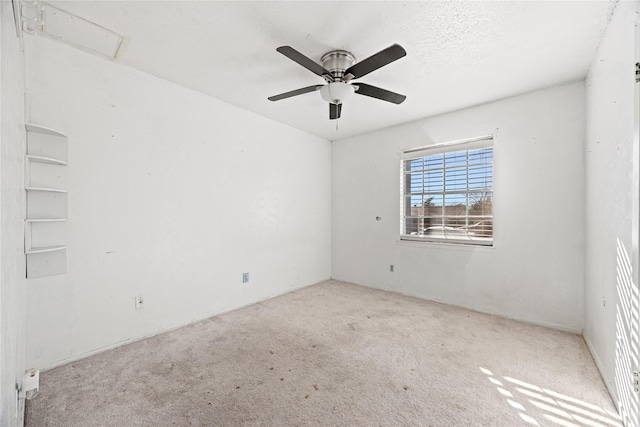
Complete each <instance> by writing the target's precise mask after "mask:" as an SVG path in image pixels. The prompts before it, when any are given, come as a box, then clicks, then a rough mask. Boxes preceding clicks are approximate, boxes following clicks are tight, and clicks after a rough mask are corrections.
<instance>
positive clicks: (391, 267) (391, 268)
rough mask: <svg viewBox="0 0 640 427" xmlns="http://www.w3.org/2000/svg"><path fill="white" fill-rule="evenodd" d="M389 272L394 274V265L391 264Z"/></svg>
mask: <svg viewBox="0 0 640 427" xmlns="http://www.w3.org/2000/svg"><path fill="white" fill-rule="evenodd" d="M389 271H390V272H392V273H393V272H394V271H395V270H394V269H393V264H391V266H390V267H389Z"/></svg>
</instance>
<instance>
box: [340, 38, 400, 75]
mask: <svg viewBox="0 0 640 427" xmlns="http://www.w3.org/2000/svg"><path fill="white" fill-rule="evenodd" d="M406 54H407V52H406V51H405V50H404V48H403V47H402V46H400V45H399V44H394V45H391V46H389V47H388V48H386V49H383V50H381V51H380V52H378V53H376V54H374V55H371V56H370V57H368V58H367V59H364V60H362V61H360V62H358V63H356V64H354V65H352V66H351V67H349V68H347V69H346V70H345V71H344V75H345V76H346V75H348V74H351V75H352V76H353V77H352V78H353V79H359V78H360V77H362V76H366V75H367V74H369V73H370V72H372V71H375V70H377V69H378V68H380V67H384V66H385V65H387V64H390V63H392V62H393V61H395V60H398V59H400V58H402V57H403V56H405V55H406Z"/></svg>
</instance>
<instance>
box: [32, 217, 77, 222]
mask: <svg viewBox="0 0 640 427" xmlns="http://www.w3.org/2000/svg"><path fill="white" fill-rule="evenodd" d="M66 220H67V218H27V219H25V222H64V221H66Z"/></svg>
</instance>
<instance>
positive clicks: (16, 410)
mask: <svg viewBox="0 0 640 427" xmlns="http://www.w3.org/2000/svg"><path fill="white" fill-rule="evenodd" d="M0 52H1V54H0V94H1V96H0V159H1V160H0V190H1V191H0V203H1V208H0V224H1V227H0V426H14V425H16V426H17V425H22V413H23V412H22V411H23V409H24V408H23V407H22V403H21V405H20V407H16V384H17V383H19V382H20V381H21V379H22V374H23V373H24V371H25V329H26V304H27V300H26V287H25V281H26V280H25V279H24V274H25V255H24V235H23V231H24V225H23V224H24V222H23V221H24V211H25V202H24V198H25V194H24V155H25V130H24V63H23V57H22V47H21V43H20V40H19V39H18V37H17V35H16V29H15V25H14V21H13V10H12V6H11V2H10V1H0Z"/></svg>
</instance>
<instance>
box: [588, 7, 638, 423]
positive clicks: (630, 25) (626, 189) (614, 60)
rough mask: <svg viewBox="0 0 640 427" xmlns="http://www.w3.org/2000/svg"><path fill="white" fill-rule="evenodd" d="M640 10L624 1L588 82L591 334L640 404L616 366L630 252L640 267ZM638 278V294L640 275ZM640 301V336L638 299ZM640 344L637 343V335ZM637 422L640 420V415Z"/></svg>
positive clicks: (613, 384)
mask: <svg viewBox="0 0 640 427" xmlns="http://www.w3.org/2000/svg"><path fill="white" fill-rule="evenodd" d="M638 11H639V7H638V2H635V1H634V2H620V3H619V4H618V7H617V10H616V11H615V13H614V15H613V18H612V20H611V22H610V24H609V26H608V28H607V31H606V33H605V36H604V39H603V40H602V42H601V44H600V46H599V48H598V52H597V54H596V56H595V58H594V59H593V62H592V64H591V68H590V70H589V74H588V76H587V79H586V99H587V134H586V145H585V159H586V226H587V239H586V251H585V254H586V255H585V330H584V336H585V339H586V340H587V343H588V344H589V346H590V348H591V351H592V353H593V355H594V358H595V360H596V362H597V363H598V366H599V368H600V370H601V373H602V375H603V377H604V379H605V382H606V383H607V385H608V386H609V389H610V390H611V392H612V394H613V395H614V398H615V400H617V401H620V400H625V396H622V395H619V394H620V391H621V390H620V389H619V387H621V386H622V387H623V389H625V388H626V389H627V392H629V393H630V394H629V395H636V397H635V399H636V401H637V394H635V393H631V392H630V384H631V375H632V373H631V370H632V369H633V368H634V367H633V366H628V368H627V369H626V372H624V373H621V375H622V376H621V377H620V378H619V380H618V381H616V375H615V374H616V363H617V362H619V361H620V359H618V360H616V334H617V333H619V334H620V339H621V341H620V343H619V344H620V348H621V349H623V348H624V347H626V345H625V344H627V342H626V341H627V338H628V336H629V335H630V334H629V332H630V331H629V330H628V327H626V326H625V325H624V324H625V323H626V320H624V318H625V317H626V316H624V315H623V316H622V317H621V320H622V321H621V322H618V321H617V320H616V317H617V313H618V312H619V311H620V309H621V307H622V305H624V304H626V302H625V301H622V300H621V299H620V298H619V293H618V283H621V284H622V287H623V288H626V287H627V286H626V285H625V283H628V280H627V279H628V277H625V276H626V274H625V273H624V271H625V268H624V266H625V265H627V264H628V261H626V260H625V258H626V256H625V253H626V255H627V256H628V257H629V261H633V264H636V265H634V269H635V270H637V239H638V236H637V229H636V230H635V232H634V230H633V228H634V221H635V226H636V227H637V211H636V212H634V209H633V204H634V203H636V204H637V199H638V194H637V193H638V187H637V179H638V176H637V172H638V146H637V140H636V139H635V138H634V84H635V83H634V67H633V65H634V63H635V62H636V61H637V60H636V59H635V56H634V31H635V28H634V25H635V23H636V16H637V13H638ZM635 111H636V114H638V110H637V109H636V110H635ZM634 173H635V174H636V176H635V177H634ZM634 216H635V218H634ZM634 233H635V234H636V235H635V236H634V235H633V234H634ZM631 258H633V260H632V259H631ZM621 267H622V269H621ZM634 273H635V277H633V279H635V280H636V283H635V286H634V287H635V289H636V292H637V271H636V272H634ZM634 304H635V314H634V317H635V318H636V320H635V329H636V332H637V316H638V313H637V310H638V306H637V294H636V296H635V297H634ZM635 341H636V345H637V335H636V338H635ZM623 353H624V351H623ZM635 357H637V348H636V355H635ZM635 368H636V369H637V366H636V367H635ZM621 382H623V383H625V385H622V383H621ZM623 394H625V392H624V391H623ZM618 403H619V402H618ZM623 403H625V404H627V405H628V404H629V402H623ZM634 417H635V420H636V422H637V420H638V418H637V413H636V414H635V415H634Z"/></svg>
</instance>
